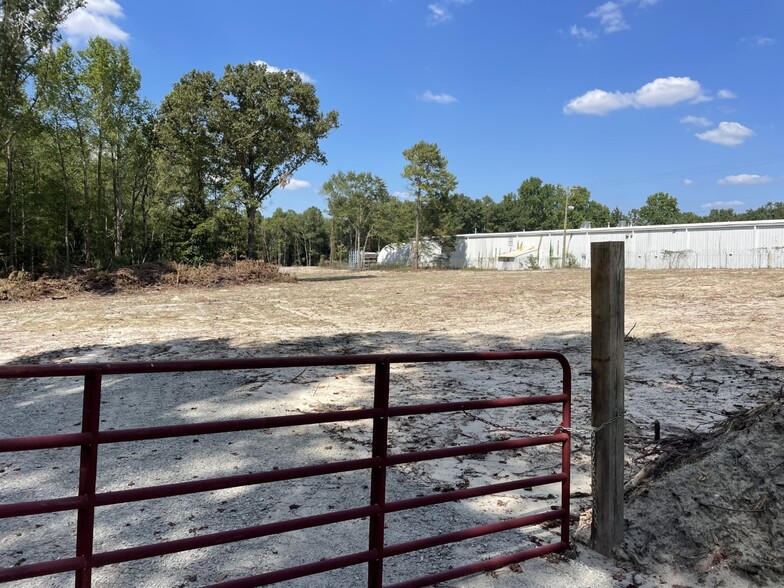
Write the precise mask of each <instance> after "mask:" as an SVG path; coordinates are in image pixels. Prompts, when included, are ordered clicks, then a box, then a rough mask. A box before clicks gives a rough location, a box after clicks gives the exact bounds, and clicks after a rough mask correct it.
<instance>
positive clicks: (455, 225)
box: [0, 0, 784, 274]
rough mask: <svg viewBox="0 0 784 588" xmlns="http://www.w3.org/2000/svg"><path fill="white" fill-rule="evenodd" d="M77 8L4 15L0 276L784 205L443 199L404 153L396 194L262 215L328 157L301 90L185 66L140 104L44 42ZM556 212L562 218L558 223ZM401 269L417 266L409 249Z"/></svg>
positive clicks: (33, 5)
mask: <svg viewBox="0 0 784 588" xmlns="http://www.w3.org/2000/svg"><path fill="white" fill-rule="evenodd" d="M82 4H83V2H82V0H10V1H9V0H4V1H3V2H2V4H0V8H1V9H2V10H1V13H0V42H1V44H0V147H2V158H1V160H0V189H2V193H3V198H4V206H3V207H2V210H0V273H3V274H8V273H10V272H11V271H14V270H16V269H28V270H29V269H48V270H50V271H57V270H62V269H67V268H69V267H74V266H92V267H108V266H113V265H124V264H136V263H141V262H145V261H161V260H164V261H167V260H174V261H180V262H186V263H193V264H198V263H201V262H204V261H208V260H215V259H219V258H232V259H238V258H240V257H248V258H261V259H264V260H267V261H270V262H274V263H279V264H282V265H294V264H301V265H314V264H318V263H321V262H324V261H326V260H330V261H332V262H335V261H339V260H343V259H345V258H346V255H347V252H348V251H349V250H352V249H365V250H379V249H380V248H381V247H383V246H384V245H386V244H387V243H391V242H400V241H412V240H413V242H414V247H415V252H416V250H417V249H418V247H419V243H420V240H421V239H422V238H425V237H427V238H429V239H436V240H438V241H439V242H440V243H441V244H442V245H444V246H445V247H447V248H448V247H449V246H450V244H451V243H452V241H453V240H454V235H456V234H460V233H474V232H500V231H504V232H507V231H509V232H511V231H522V230H537V229H559V228H563V226H564V221H565V220H566V222H567V223H568V226H569V227H572V228H577V227H579V226H581V225H582V223H583V222H585V221H589V222H591V223H592V225H593V226H608V225H610V226H613V225H617V224H619V223H620V222H621V221H627V222H630V223H633V224H668V223H673V222H698V221H703V220H709V221H710V220H740V219H744V218H749V219H752V218H753V219H758V218H784V204H782V203H769V204H768V205H766V206H765V207H762V208H760V209H756V210H750V211H748V212H747V213H745V214H737V213H735V212H734V211H732V210H719V211H716V210H713V211H711V212H710V213H709V214H708V215H707V217H699V216H698V215H694V214H693V213H683V212H681V211H680V210H679V208H678V204H677V200H676V199H675V198H674V197H673V196H670V195H668V194H662V193H657V194H654V195H652V196H650V197H649V198H648V200H647V202H646V204H645V205H644V206H642V207H641V208H639V209H633V210H631V211H629V212H627V213H623V212H621V211H620V210H619V209H617V208H616V209H614V210H610V209H609V208H608V207H606V206H605V205H603V204H601V203H599V202H597V201H595V200H592V199H591V194H590V192H589V191H588V190H587V189H586V188H585V187H581V186H575V187H571V188H566V187H564V186H561V185H557V184H550V183H545V182H543V181H542V180H541V179H539V178H535V177H532V178H528V179H526V180H524V181H523V182H522V183H521V185H520V187H519V188H518V189H517V191H516V192H512V193H509V194H506V195H504V196H503V197H502V198H501V199H500V200H499V201H497V202H496V200H495V199H493V198H492V197H490V196H489V195H488V196H484V197H482V198H471V197H469V196H467V195H465V194H462V193H460V192H459V191H457V186H458V181H457V178H456V177H455V176H454V174H452V173H451V172H450V171H449V169H448V161H447V159H446V158H445V157H444V155H443V154H442V153H441V151H440V149H439V147H438V145H436V144H435V143H427V142H425V141H420V142H418V143H416V144H415V145H413V146H412V147H410V148H409V149H406V150H405V151H404V152H403V156H404V158H405V161H406V164H405V166H404V168H403V169H402V170H401V175H402V177H403V178H405V180H406V181H407V184H408V195H407V197H403V198H400V197H397V196H394V195H391V194H390V193H389V191H388V189H387V187H386V184H385V182H384V181H383V180H382V179H381V178H380V177H378V176H376V175H374V174H373V173H371V172H368V171H362V172H357V171H341V172H338V173H336V174H334V175H332V177H330V178H329V179H328V180H327V181H326V182H325V183H324V185H323V186H322V187H321V193H322V194H323V195H324V197H325V199H326V203H327V207H326V210H324V211H322V210H320V209H318V208H316V207H311V208H309V209H307V210H305V211H304V212H302V213H297V212H293V211H290V210H289V211H284V210H282V209H280V208H279V209H277V210H275V211H274V212H273V213H272V214H271V215H270V216H267V217H263V216H262V215H261V208H262V206H263V204H264V203H265V201H266V200H267V199H268V198H269V196H270V194H271V193H272V191H273V190H275V189H276V188H278V187H285V186H286V184H287V183H288V182H289V181H290V180H291V178H292V176H293V174H294V173H295V172H296V171H297V170H298V169H299V168H300V167H301V166H302V165H304V164H305V163H308V162H317V163H321V164H324V163H326V155H325V154H324V152H323V151H322V150H321V147H320V141H321V140H322V139H323V138H324V137H326V136H327V135H328V134H329V133H330V132H331V131H333V130H334V129H336V128H337V127H338V126H339V122H338V121H339V119H338V113H337V112H334V111H331V112H326V113H324V112H322V111H321V110H320V105H319V100H318V97H317V96H316V92H315V87H314V86H313V84H310V83H306V82H304V81H303V80H302V79H301V77H300V76H299V75H298V74H297V73H296V72H294V71H271V69H269V68H268V67H267V66H266V65H265V64H263V63H250V64H241V65H235V66H232V65H228V66H226V68H225V69H224V71H223V73H222V75H220V76H216V75H215V74H214V73H213V72H208V71H197V70H194V71H191V72H188V73H186V74H185V75H184V76H183V77H182V78H181V79H180V80H179V81H178V82H176V83H175V84H174V85H173V87H172V89H171V91H170V92H169V93H168V94H167V95H166V96H165V97H164V99H163V100H162V102H161V103H160V104H158V105H155V104H153V103H151V102H150V101H148V100H145V99H143V98H141V96H140V93H139V91H140V87H141V73H140V72H139V70H138V69H137V68H136V67H134V65H133V64H132V63H131V59H130V55H129V52H128V49H127V48H126V47H124V46H122V45H114V44H112V43H110V42H108V41H107V40H105V39H102V38H100V37H96V38H93V39H91V40H90V41H89V42H88V44H87V46H86V47H85V48H84V49H81V50H78V51H77V50H74V49H73V48H72V47H71V46H70V45H69V44H67V43H62V44H57V43H56V41H57V27H58V25H59V24H60V23H61V22H62V21H63V19H64V18H65V17H66V16H67V15H68V14H69V13H70V12H71V11H72V10H74V9H76V8H78V7H79V6H81V5H82ZM565 211H568V214H567V215H566V217H565V214H564V213H565ZM413 257H414V259H415V260H416V259H417V258H418V256H417V255H416V254H415V255H414V256H413Z"/></svg>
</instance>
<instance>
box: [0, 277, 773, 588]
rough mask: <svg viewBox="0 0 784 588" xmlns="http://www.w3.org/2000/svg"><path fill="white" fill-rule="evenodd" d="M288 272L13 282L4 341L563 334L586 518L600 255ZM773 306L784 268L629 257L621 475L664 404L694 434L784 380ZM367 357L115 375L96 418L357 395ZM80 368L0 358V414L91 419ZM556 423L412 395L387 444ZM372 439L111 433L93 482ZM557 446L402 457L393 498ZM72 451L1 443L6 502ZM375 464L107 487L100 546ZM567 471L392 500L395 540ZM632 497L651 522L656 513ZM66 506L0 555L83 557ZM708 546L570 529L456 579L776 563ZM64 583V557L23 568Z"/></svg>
mask: <svg viewBox="0 0 784 588" xmlns="http://www.w3.org/2000/svg"><path fill="white" fill-rule="evenodd" d="M291 271H292V272H293V273H295V274H296V276H297V277H298V279H299V281H298V282H297V283H291V284H288V283H286V284H268V285H244V286H234V287H229V288H223V289H177V288H162V289H160V290H150V291H145V292H143V293H138V294H123V295H117V296H99V295H88V294H85V295H78V296H75V297H72V298H69V299H64V300H40V301H35V302H20V303H0V363H63V362H93V361H112V362H122V361H139V360H150V361H165V360H175V359H177V360H181V359H204V358H227V357H254V356H269V355H274V356H280V355H323V354H356V353H387V352H432V351H476V350H510V349H553V350H556V351H560V352H562V353H564V354H565V355H566V357H567V358H568V359H569V361H570V363H571V364H572V370H573V376H574V377H573V388H574V403H573V419H574V426H575V432H574V439H573V441H574V442H573V455H572V477H573V478H572V493H573V496H574V498H573V501H572V514H573V516H574V519H575V526H577V524H576V521H577V519H578V518H579V517H580V516H581V515H583V518H585V517H584V515H585V511H586V510H587V509H588V508H589V506H590V491H591V484H590V468H589V465H590V433H589V432H588V427H589V423H590V359H591V358H590V274H589V272H587V271H583V270H574V271H564V272H547V271H541V272H480V271H423V272H419V273H416V274H414V273H410V272H393V271H384V272H380V271H368V272H362V273H349V272H343V271H331V270H318V269H304V268H303V269H297V270H291ZM782 316H784V272H781V271H775V270H773V271H764V270H753V271H752V270H749V271H745V270H740V271H739V270H735V271H724V270H711V271H690V270H677V271H662V272H642V271H629V272H627V283H626V331H627V332H629V336H628V343H627V346H626V376H627V378H626V380H627V389H626V440H627V451H626V471H625V473H626V478H627V479H631V478H632V477H633V476H634V475H635V474H636V473H637V472H638V471H639V470H640V468H641V467H643V465H645V464H646V463H647V461H649V460H650V459H651V456H653V455H655V453H656V444H655V443H654V442H653V426H654V421H659V422H660V424H661V431H662V437H663V438H664V439H665V440H666V439H672V438H676V437H682V436H685V435H690V434H693V433H695V432H696V433H699V432H700V431H706V430H708V429H710V427H711V426H713V425H715V424H716V423H719V422H721V421H722V420H723V419H724V418H725V416H726V415H727V414H728V413H730V412H733V411H736V410H739V409H743V408H749V407H753V406H757V405H760V404H762V403H763V402H766V401H768V400H770V399H772V398H774V397H776V395H777V394H781V392H782V389H783V387H784V378H783V376H784V345H782V340H783V338H784V328H783V327H782V324H783V323H784V321H782ZM551 367H552V366H547V367H543V366H542V365H539V364H531V363H530V362H529V363H524V362H509V363H503V364H501V363H498V364H495V363H493V364H491V363H488V362H481V363H477V364H471V365H468V364H467V365H455V364H444V365H432V366H421V365H415V364H406V365H401V366H396V367H395V368H393V372H392V378H391V389H392V401H393V403H397V404H407V403H414V402H434V401H452V400H459V399H476V398H486V397H503V396H511V395H515V394H548V393H557V392H558V388H557V383H558V372H557V370H555V369H551ZM372 380H373V378H372V370H371V369H370V368H367V367H353V368H331V369H328V368H308V369H305V370H303V369H301V368H299V369H288V370H278V371H275V372H254V371H249V370H245V371H242V372H232V373H218V374H206V373H199V374H189V375H177V376H173V375H164V374H159V375H154V376H151V375H149V376H123V377H113V378H107V379H106V381H105V384H104V386H105V393H104V400H103V403H104V404H103V406H102V427H104V428H107V429H108V428H118V427H134V426H148V425H158V424H173V423H180V422H198V421H205V420H217V419H226V418H244V417H253V416H260V415H283V414H297V413H303V412H317V411H325V410H338V409H347V408H356V407H362V406H367V405H368V403H369V402H370V401H371V399H372ZM80 390H81V382H79V381H78V380H75V379H71V380H66V381H58V382H56V381H54V380H49V379H42V380H36V381H28V382H14V381H10V380H5V381H3V380H0V397H2V398H3V405H4V409H3V411H2V414H0V436H2V437H9V436H21V435H32V434H48V433H58V432H73V431H76V430H78V427H79V419H80V414H81V413H80V411H81V407H80ZM559 422H560V417H559V415H558V414H557V413H556V412H554V411H553V410H552V409H550V408H545V407H531V408H525V409H514V410H490V411H482V412H481V413H479V414H473V413H454V414H450V415H449V416H444V415H436V416H428V417H409V418H407V419H402V420H401V422H400V423H394V422H392V423H391V424H390V446H391V450H392V451H395V452H397V451H409V450H413V449H415V448H421V447H423V446H424V447H445V446H451V445H458V444H466V443H476V442H482V441H489V440H498V439H507V438H509V437H510V436H512V435H514V434H516V433H517V432H518V431H521V430H522V431H525V432H526V433H529V434H536V433H543V432H551V431H553V430H554V428H555V427H556V426H557V425H558V423H559ZM369 451H370V429H369V427H368V423H366V422H349V423H342V424H331V425H321V426H309V427H298V428H295V429H292V430H286V431H279V430H276V431H273V432H271V431H259V432H254V433H252V434H250V433H245V434H231V435H228V434H227V435H213V436H203V437H201V438H187V439H177V440H169V441H166V442H156V443H151V442H137V443H127V444H117V445H112V446H105V447H102V449H101V453H100V462H99V467H100V468H101V473H100V475H99V491H110V490H119V489H125V488H128V487H132V486H137V487H141V486H147V485H153V484H162V483H168V482H175V481H186V480H189V479H195V478H209V477H215V476H219V475H230V474H236V473H245V472H250V471H259V470H264V469H271V468H274V467H280V468H282V467H288V466H294V465H304V464H307V463H321V462H324V461H333V460H340V459H355V458H359V457H364V456H367V455H369ZM774 451H775V449H774ZM557 463H558V451H557V448H553V449H548V448H533V449H530V450H524V451H508V452H502V453H497V454H492V455H488V456H487V457H482V456H470V457H466V458H454V459H448V460H440V461H438V462H428V463H420V464H412V465H409V466H401V467H398V468H395V469H394V470H392V471H391V472H390V477H389V487H390V490H389V495H388V499H389V500H394V499H397V498H404V497H410V496H416V495H418V494H428V493H431V492H439V491H447V490H450V489H455V488H462V487H472V486H477V485H481V484H487V483H493V482H503V481H508V480H513V479H516V478H520V477H528V476H533V475H538V474H542V473H549V472H552V471H554V469H555V468H557ZM779 470H784V468H779ZM774 473H775V474H777V475H781V474H782V473H784V472H782V471H778V472H774ZM77 474H78V452H77V451H76V450H69V449H65V450H59V451H55V450H51V451H39V452H30V453H26V454H0V489H2V492H1V493H0V494H1V495H2V498H1V499H0V502H10V501H22V500H34V499H41V498H50V497H60V496H67V495H72V494H74V493H75V489H76V487H77ZM782 478H784V476H782ZM367 483H368V476H367V473H366V472H364V471H363V472H356V473H352V474H343V475H341V476H323V477H320V478H313V479H309V480H307V481H304V482H299V483H296V484H294V483H286V484H284V483H278V484H271V485H265V486H262V487H248V488H239V489H233V490H223V491H219V492H211V493H206V494H197V495H191V496H189V497H182V498H178V499H176V500H175V499H167V500H155V501H149V502H145V503H133V504H131V505H124V506H117V507H105V508H103V509H99V513H98V515H97V519H96V538H95V546H96V551H105V550H111V549H118V548H121V547H128V546H132V545H140V544H144V543H154V542H158V541H166V540H170V539H178V538H183V537H191V536H194V535H197V534H201V533H210V532H216V531H221V530H226V529H231V528H236V527H239V526H246V525H254V524H262V523H266V522H270V521H274V520H280V519H282V518H291V517H299V516H307V515H311V514H317V513H320V512H325V511H329V510H335V509H338V510H339V509H342V508H350V507H353V506H360V505H363V504H365V503H366V501H367V499H368V489H367ZM558 490H559V488H558V487H557V486H555V487H547V486H544V487H539V488H534V489H533V490H532V491H519V492H510V493H505V494H504V495H494V496H492V497H488V498H484V499H472V500H467V501H461V502H460V503H458V504H456V505H451V506H446V505H444V506H438V507H429V508H425V509H419V510H417V511H410V512H407V513H403V514H401V515H397V516H392V517H389V519H388V521H387V524H388V529H387V533H388V540H387V541H388V543H396V542H399V541H405V540H410V539H414V538H418V537H425V536H429V535H431V534H438V533H443V532H448V531H451V530H455V529H458V528H462V527H468V526H473V525H478V524H482V523H485V522H492V521H497V520H499V519H508V518H511V517H513V516H519V515H521V514H523V513H527V512H531V511H536V510H542V509H548V508H549V507H550V505H552V504H555V503H556V502H557V501H556V500H554V498H555V496H556V495H557V494H558ZM718 491H719V489H717V492H718ZM662 508H666V505H662ZM635 512H637V514H638V516H640V517H641V519H640V520H643V519H645V518H646V517H648V519H647V520H648V523H647V524H650V525H655V524H656V516H657V515H656V513H655V512H647V513H644V514H640V512H639V509H638V510H637V511H635ZM662 520H669V519H668V518H667V517H664V516H662ZM780 520H781V519H779V521H780ZM630 524H632V522H630ZM776 524H777V525H779V528H780V527H781V525H782V523H781V522H778V523H776ZM366 525H367V522H366V521H357V522H354V523H343V524H340V525H333V526H330V527H323V528H319V529H316V530H312V531H309V532H296V533H288V534H286V535H282V536H280V537H276V538H270V539H264V540H252V541H248V542H244V543H241V544H233V545H231V546H223V547H219V548H217V547H216V548H211V549H204V550H198V551H195V552H185V553H181V554H177V555H172V556H166V557H163V558H156V559H152V560H146V561H143V562H135V563H130V564H122V565H118V566H111V567H107V568H102V569H99V570H97V571H96V575H95V579H96V584H95V585H98V586H129V587H130V586H156V587H157V586H198V585H205V584H210V583H216V582H221V581H224V580H228V579H232V578H235V577H241V576H245V575H250V574H255V573H261V572H264V571H268V570H272V569H277V568H279V567H281V566H290V565H297V564H299V563H304V562H307V561H313V560H317V559H319V558H323V557H329V556H333V555H338V554H343V553H351V552H353V551H361V550H363V549H365V548H366ZM74 529H75V515H73V514H71V513H67V514H60V515H46V516H37V517H26V518H24V519H19V520H15V521H6V520H0V567H5V566H10V565H24V564H28V563H32V562H35V561H40V560H42V559H48V558H53V557H69V556H72V555H73V544H74V539H73V537H74ZM584 535H585V533H584V530H583V533H582V536H583V537H584ZM580 536H581V534H580V533H579V532H578V537H580ZM552 539H553V536H552V531H551V530H547V529H542V528H538V527H537V528H525V529H522V530H518V531H508V532H505V533H503V534H501V535H500V536H493V537H483V538H480V539H476V540H472V541H471V542H468V543H466V544H459V545H448V546H443V547H439V548H434V549H431V550H428V551H427V552H423V553H418V554H416V555H412V556H401V557H400V558H394V559H393V560H390V562H389V563H388V564H387V566H386V568H385V574H386V578H387V580H388V581H390V582H391V581H401V580H403V579H406V578H410V577H414V576H420V575H423V574H426V573H430V572H435V571H438V570H442V569H445V568H448V567H450V566H458V565H462V564H463V563H467V561H468V559H482V558H484V557H489V556H494V555H499V554H503V553H508V552H511V551H515V550H517V549H520V548H525V547H528V546H531V545H536V544H541V543H542V542H548V541H551V540H552ZM658 548H659V549H661V546H659V547H658ZM679 549H683V546H682V545H681V546H680V547H679ZM694 550H695V554H696V555H695V561H699V564H700V565H699V566H695V567H694V568H693V569H685V568H684V566H682V565H678V566H676V565H674V564H673V558H667V557H663V558H640V557H635V558H632V559H628V558H621V559H617V560H612V559H606V558H603V557H601V556H598V555H597V554H595V553H593V552H592V551H590V550H589V549H588V548H587V547H586V546H585V545H584V544H581V543H579V542H578V543H577V546H576V550H575V551H574V552H573V553H571V554H570V556H569V557H563V556H557V557H548V558H542V559H538V560H532V561H529V562H525V563H524V564H523V565H522V566H515V567H514V569H508V568H506V569H503V570H500V571H498V572H494V573H492V574H482V575H478V576H474V577H471V578H465V579H461V580H455V581H452V582H450V583H447V584H445V585H449V586H466V587H477V588H479V587H482V588H484V587H491V586H492V587H496V586H503V587H512V586H515V587H547V586H553V587H555V586H567V585H568V586H584V587H586V588H587V587H596V588H598V587H624V588H626V587H629V586H634V587H653V586H663V585H666V586H692V585H694V586H696V585H706V586H743V585H753V584H751V582H752V581H757V582H761V581H770V578H769V577H768V578H767V579H766V580H765V579H763V580H761V579H760V578H757V579H756V580H754V579H753V578H752V579H749V578H748V577H746V576H738V575H735V573H734V572H733V570H732V569H730V566H729V565H728V564H727V558H719V559H714V560H711V561H709V562H707V563H706V562H705V561H704V558H703V559H702V560H700V559H699V557H698V555H699V554H700V553H702V554H704V552H705V546H703V545H695V546H694ZM467 558H468V559H467ZM363 574H364V568H363V566H357V567H355V568H349V569H347V570H344V571H341V572H334V573H332V574H329V575H327V576H325V577H323V578H320V579H318V580H316V579H312V578H311V579H308V580H303V581H300V582H294V583H293V584H292V585H299V586H360V585H363V584H364V582H365V580H364V579H363ZM773 581H774V583H775V578H774V580H773ZM57 582H59V583H57ZM71 583H72V580H70V579H69V578H68V577H65V576H62V577H59V576H57V577H52V578H49V579H47V580H45V581H39V582H35V581H29V582H26V583H21V584H20V585H25V586H60V585H62V586H67V585H70V584H71Z"/></svg>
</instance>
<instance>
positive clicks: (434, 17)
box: [427, 4, 452, 25]
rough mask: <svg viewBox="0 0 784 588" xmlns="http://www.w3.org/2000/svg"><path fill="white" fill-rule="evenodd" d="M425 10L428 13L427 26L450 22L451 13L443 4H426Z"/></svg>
mask: <svg viewBox="0 0 784 588" xmlns="http://www.w3.org/2000/svg"><path fill="white" fill-rule="evenodd" d="M427 9H428V10H429V11H430V14H429V15H428V17H427V22H428V24H431V25H437V24H441V23H442V22H447V21H448V20H452V13H451V12H449V10H448V9H447V7H446V6H444V5H443V4H428V5H427Z"/></svg>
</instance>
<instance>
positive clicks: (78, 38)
mask: <svg viewBox="0 0 784 588" xmlns="http://www.w3.org/2000/svg"><path fill="white" fill-rule="evenodd" d="M121 18H125V14H123V9H122V7H121V6H120V5H119V4H118V3H117V2H115V0H87V2H86V3H85V5H84V6H83V7H82V8H79V9H78V10H75V11H74V12H72V13H71V14H70V15H68V18H66V19H65V22H64V23H63V25H62V31H63V33H64V35H65V37H66V39H68V41H69V42H71V43H73V44H74V45H78V44H81V43H83V42H86V41H87V40H88V39H90V38H92V37H104V38H106V39H108V40H110V41H122V42H125V41H127V40H128V39H129V38H130V35H129V34H128V33H127V32H125V31H124V30H122V29H121V28H120V27H119V26H118V25H117V24H116V23H114V22H112V21H113V20H116V19H121Z"/></svg>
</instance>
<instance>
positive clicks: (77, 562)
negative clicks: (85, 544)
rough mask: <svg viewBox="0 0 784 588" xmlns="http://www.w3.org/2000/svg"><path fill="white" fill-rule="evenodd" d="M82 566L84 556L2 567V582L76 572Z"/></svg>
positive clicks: (0, 580) (0, 576)
mask: <svg viewBox="0 0 784 588" xmlns="http://www.w3.org/2000/svg"><path fill="white" fill-rule="evenodd" d="M82 568H84V558H83V557H69V558H66V559H53V560H51V561H41V562H37V563H33V564H27V565H26V566H14V567H12V568H0V582H13V581H14V580H27V579H28V578H37V577H38V576H49V575H51V574H62V573H64V572H74V571H76V570H81V569H82Z"/></svg>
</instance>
